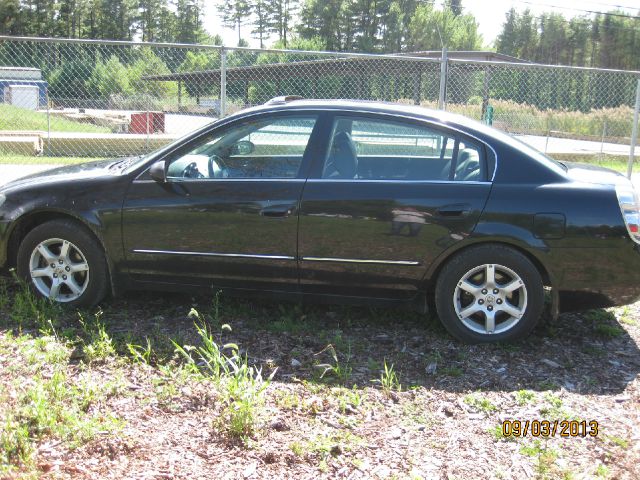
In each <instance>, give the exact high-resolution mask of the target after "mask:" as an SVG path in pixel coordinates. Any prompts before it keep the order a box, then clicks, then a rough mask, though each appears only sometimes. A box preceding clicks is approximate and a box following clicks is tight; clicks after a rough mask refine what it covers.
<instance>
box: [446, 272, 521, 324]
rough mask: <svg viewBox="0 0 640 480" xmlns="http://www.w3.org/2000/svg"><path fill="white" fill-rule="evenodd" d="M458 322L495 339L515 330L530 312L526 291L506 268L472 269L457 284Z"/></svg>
mask: <svg viewBox="0 0 640 480" xmlns="http://www.w3.org/2000/svg"><path fill="white" fill-rule="evenodd" d="M453 304H454V308H455V313H456V316H457V317H458V320H459V321H461V322H462V323H463V325H464V326H465V327H467V328H468V329H470V330H472V331H474V332H477V333H481V334H485V335H493V334H498V333H503V332H506V331H507V330H510V329H512V328H513V327H514V326H515V325H516V324H517V323H518V322H519V321H520V319H521V318H522V316H523V315H524V314H525V311H526V309H527V287H526V285H525V283H524V281H523V280H522V279H521V278H520V276H519V275H518V274H517V273H516V272H514V271H513V270H511V269H510V268H507V267H505V266H503V265H499V264H493V263H488V264H484V265H479V266H477V267H474V268H472V269H471V270H469V271H468V272H467V273H465V274H464V275H463V276H462V278H461V279H460V280H459V281H458V283H457V285H456V289H455V291H454V294H453Z"/></svg>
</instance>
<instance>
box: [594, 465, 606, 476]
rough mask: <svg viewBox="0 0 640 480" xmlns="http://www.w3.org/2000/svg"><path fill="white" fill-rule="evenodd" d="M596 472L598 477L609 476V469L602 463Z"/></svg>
mask: <svg viewBox="0 0 640 480" xmlns="http://www.w3.org/2000/svg"><path fill="white" fill-rule="evenodd" d="M595 474H596V477H598V478H609V469H608V468H607V467H606V466H605V465H603V464H602V463H601V464H599V465H598V467H597V468H596V471H595Z"/></svg>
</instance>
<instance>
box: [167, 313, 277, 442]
mask: <svg viewBox="0 0 640 480" xmlns="http://www.w3.org/2000/svg"><path fill="white" fill-rule="evenodd" d="M189 316H190V317H193V318H195V319H196V320H195V322H194V324H195V327H196V331H197V333H198V335H199V337H200V341H201V343H202V345H201V346H198V347H194V346H189V345H186V346H180V345H178V344H177V343H176V344H174V345H175V347H176V351H177V352H178V353H179V354H180V355H181V356H182V357H183V358H184V359H185V360H186V365H187V368H188V370H189V371H190V372H191V373H197V374H199V375H201V376H203V377H204V378H209V379H210V380H212V381H213V382H215V383H216V384H217V386H218V387H219V392H220V399H221V402H222V405H223V407H222V411H221V413H220V415H219V416H218V418H217V419H216V422H215V423H216V426H217V427H218V428H220V429H221V430H224V431H225V432H226V433H228V434H229V435H230V436H232V437H234V438H237V439H240V440H242V441H243V442H246V441H247V440H248V439H249V438H250V437H251V436H252V435H253V434H254V433H256V431H257V424H258V420H259V417H260V416H261V413H262V407H263V406H264V395H265V391H266V389H267V388H268V386H269V384H270V382H271V379H272V378H273V375H274V374H275V370H274V372H273V373H272V374H271V375H270V376H269V377H268V378H266V379H265V378H263V377H262V371H261V369H259V368H256V367H253V366H250V365H249V364H248V361H247V357H246V356H241V355H240V354H239V348H238V346H237V345H235V344H233V343H228V344H225V345H223V346H220V345H219V344H218V342H217V341H216V338H215V337H214V335H213V333H212V332H211V328H210V327H209V325H208V324H207V323H206V321H205V319H204V317H203V316H202V315H200V313H198V311H197V310H195V309H192V310H191V312H190V313H189ZM221 330H222V331H230V330H231V327H230V326H229V325H222V326H221ZM225 352H229V353H225Z"/></svg>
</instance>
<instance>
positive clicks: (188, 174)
mask: <svg viewBox="0 0 640 480" xmlns="http://www.w3.org/2000/svg"><path fill="white" fill-rule="evenodd" d="M182 177H183V178H204V175H203V174H202V172H200V170H198V165H197V164H196V162H191V163H190V164H189V165H187V166H186V167H184V170H182Z"/></svg>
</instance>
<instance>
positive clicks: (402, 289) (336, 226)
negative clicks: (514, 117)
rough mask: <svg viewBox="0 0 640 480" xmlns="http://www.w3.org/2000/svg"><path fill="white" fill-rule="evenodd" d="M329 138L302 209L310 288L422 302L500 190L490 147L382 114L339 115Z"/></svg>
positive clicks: (304, 269) (303, 262) (304, 275)
mask: <svg viewBox="0 0 640 480" xmlns="http://www.w3.org/2000/svg"><path fill="white" fill-rule="evenodd" d="M326 134H327V140H326V142H327V144H328V148H327V151H326V152H325V154H324V158H323V159H322V158H321V159H320V162H319V163H318V164H316V165H314V167H313V168H312V173H311V176H310V178H309V179H308V181H307V183H306V185H305V189H304V194H303V197H302V202H301V206H300V226H299V243H298V250H299V258H300V283H301V288H302V291H303V292H306V293H323V294H336V295H350V296H378V297H384V298H410V297H412V296H414V295H415V294H416V291H417V290H418V288H420V286H421V284H422V282H423V279H424V277H425V273H426V272H427V269H428V268H429V265H430V264H431V263H432V262H433V260H434V259H435V258H436V257H438V256H439V255H440V254H441V253H442V252H443V251H444V250H446V249H448V248H450V247H452V246H454V245H455V244H456V243H458V242H462V241H464V239H465V237H467V236H468V235H469V234H470V233H471V232H472V230H473V228H474V226H475V224H476V222H477V221H478V218H479V216H480V213H481V212H482V210H483V208H484V205H485V203H486V200H487V198H488V195H489V192H490V189H491V182H490V180H489V178H490V172H491V170H492V166H491V165H492V161H491V158H489V154H488V152H487V149H486V147H485V146H484V145H483V144H482V143H481V142H479V141H477V140H475V139H473V138H471V137H469V136H467V135H465V134H463V133H460V132H457V131H454V130H451V129H447V128H444V127H442V126H438V125H429V124H427V123H423V122H421V121H417V120H406V119H399V118H397V117H393V116H387V115H382V114H347V115H342V114H340V115H338V114H337V115H336V116H335V117H334V118H333V122H332V128H331V129H330V130H328V131H327V133H326ZM354 157H355V158H354Z"/></svg>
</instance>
